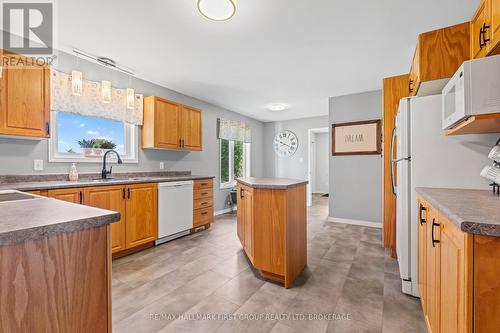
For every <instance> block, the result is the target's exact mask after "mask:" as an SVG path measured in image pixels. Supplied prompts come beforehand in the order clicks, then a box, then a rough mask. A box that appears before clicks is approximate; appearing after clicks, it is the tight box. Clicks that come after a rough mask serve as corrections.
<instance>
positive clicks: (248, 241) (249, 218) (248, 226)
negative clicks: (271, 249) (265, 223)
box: [242, 190, 254, 262]
mask: <svg viewBox="0 0 500 333" xmlns="http://www.w3.org/2000/svg"><path fill="white" fill-rule="evenodd" d="M242 204H243V206H244V208H243V214H244V215H245V217H244V221H245V222H244V226H243V227H244V229H245V231H244V238H245V241H244V246H243V247H244V248H245V252H246V254H247V255H248V258H249V259H250V261H251V262H253V261H254V259H253V258H254V245H253V242H254V240H253V237H254V232H253V193H252V191H248V190H244V191H243V198H242Z"/></svg>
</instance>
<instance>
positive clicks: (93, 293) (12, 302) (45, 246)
mask: <svg viewBox="0 0 500 333" xmlns="http://www.w3.org/2000/svg"><path fill="white" fill-rule="evenodd" d="M109 232H110V226H109V225H107V226H101V227H97V228H91V229H85V230H80V231H74V232H71V233H61V234H57V235H54V236H51V237H48V238H44V239H38V240H29V241H25V242H22V243H18V244H14V245H5V246H1V247H0V272H1V274H0V300H1V301H0V318H1V320H0V332H111V325H112V321H111V245H110V241H109Z"/></svg>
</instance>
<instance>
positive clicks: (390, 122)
mask: <svg viewBox="0 0 500 333" xmlns="http://www.w3.org/2000/svg"><path fill="white" fill-rule="evenodd" d="M408 80H409V75H408V74H405V75H400V76H394V77H388V78H385V79H384V80H383V82H382V86H383V88H382V89H383V98H384V119H383V124H384V149H383V154H384V189H383V191H384V207H383V212H384V247H386V248H390V249H391V250H392V256H393V257H395V256H396V197H395V195H394V193H393V192H392V178H391V167H393V165H391V139H392V131H393V130H394V127H395V121H396V113H397V111H398V108H399V101H400V100H401V98H404V97H407V96H408ZM394 144H396V142H394ZM392 157H394V158H395V157H396V156H392ZM394 174H396V166H395V165H394Z"/></svg>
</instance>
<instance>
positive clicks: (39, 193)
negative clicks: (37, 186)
mask: <svg viewBox="0 0 500 333" xmlns="http://www.w3.org/2000/svg"><path fill="white" fill-rule="evenodd" d="M27 193H31V194H34V195H40V196H42V197H46V196H48V194H47V191H28V192H27Z"/></svg>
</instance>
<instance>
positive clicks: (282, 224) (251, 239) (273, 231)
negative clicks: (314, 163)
mask: <svg viewBox="0 0 500 333" xmlns="http://www.w3.org/2000/svg"><path fill="white" fill-rule="evenodd" d="M237 184H238V194H237V198H238V199H237V200H238V226H237V228H238V238H239V239H240V241H241V244H242V246H243V249H244V251H245V253H246V255H247V257H248V259H249V260H250V262H251V263H252V265H253V266H254V267H255V268H256V269H257V270H259V272H260V274H261V275H262V277H264V278H266V279H270V280H273V281H276V282H279V283H282V284H283V285H284V286H285V288H288V287H289V286H290V285H291V284H292V282H293V281H294V280H295V278H296V277H297V275H299V274H300V272H301V271H302V270H303V269H304V267H305V266H306V264H307V208H306V185H307V181H302V180H294V179H283V178H252V177H248V178H238V179H237Z"/></svg>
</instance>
